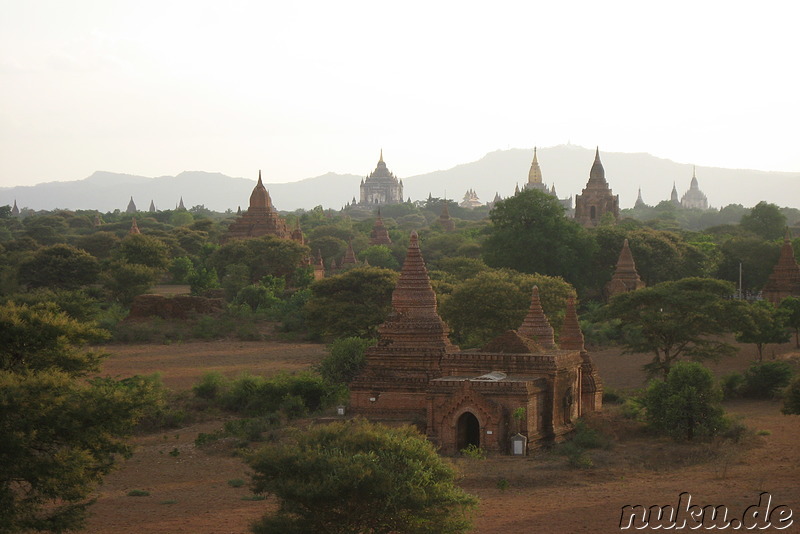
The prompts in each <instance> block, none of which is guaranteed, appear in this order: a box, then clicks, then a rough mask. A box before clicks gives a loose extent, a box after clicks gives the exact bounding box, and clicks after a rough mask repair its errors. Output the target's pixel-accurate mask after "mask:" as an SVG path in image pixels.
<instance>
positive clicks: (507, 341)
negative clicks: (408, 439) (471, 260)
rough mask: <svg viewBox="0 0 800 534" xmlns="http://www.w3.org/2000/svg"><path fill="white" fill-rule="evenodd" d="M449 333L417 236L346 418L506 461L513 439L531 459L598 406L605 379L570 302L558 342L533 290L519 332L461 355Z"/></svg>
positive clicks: (352, 393)
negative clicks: (390, 425)
mask: <svg viewBox="0 0 800 534" xmlns="http://www.w3.org/2000/svg"><path fill="white" fill-rule="evenodd" d="M448 333H449V329H448V327H447V325H446V324H445V322H444V321H443V320H442V319H441V317H439V314H438V312H437V304H436V295H435V293H434V291H433V288H432V287H431V283H430V278H429V277H428V272H427V270H426V268H425V262H424V261H423V259H422V255H421V253H420V249H419V240H418V237H417V234H416V232H413V233H412V234H411V240H410V244H409V247H408V253H407V255H406V259H405V262H404V264H403V269H402V271H401V273H400V278H399V280H398V282H397V286H396V287H395V290H394V292H393V294H392V313H391V314H390V316H389V318H388V319H387V320H386V322H385V323H383V324H382V325H381V326H380V327H379V329H378V337H379V341H378V344H377V346H375V347H371V348H370V349H368V350H367V353H366V365H365V367H364V369H363V370H362V372H361V373H360V374H359V375H358V376H357V377H356V378H355V380H353V382H352V383H351V384H350V409H351V411H352V412H354V413H355V414H361V415H364V416H366V417H368V418H371V419H379V420H387V421H403V422H409V423H412V424H415V425H417V426H418V427H419V428H420V429H421V430H422V431H423V432H425V433H426V434H427V436H428V438H429V439H430V440H431V441H432V442H433V443H435V444H436V445H438V446H439V448H440V451H441V452H442V453H444V454H455V453H457V452H458V451H460V450H461V449H464V448H465V447H467V446H469V445H475V446H478V447H481V448H483V449H484V450H486V451H488V452H490V453H495V454H508V453H510V452H511V444H512V438H515V439H516V440H517V441H519V440H520V439H522V440H523V442H524V443H525V446H524V447H523V449H522V451H523V452H527V450H529V449H531V448H536V447H538V446H539V445H541V444H542V443H544V442H548V441H553V440H556V439H558V438H559V437H561V436H562V435H564V434H565V433H567V432H569V431H571V430H572V429H573V428H574V421H575V419H576V418H578V417H580V416H581V415H582V414H584V413H586V412H590V411H594V410H599V409H600V408H601V405H602V382H601V381H600V377H599V375H598V372H597V369H596V368H595V367H594V365H593V363H592V360H591V358H590V356H589V354H588V352H587V351H586V349H585V348H584V343H583V334H582V333H581V330H580V326H579V324H578V317H577V314H576V311H575V303H574V301H573V300H572V299H570V300H569V301H568V302H567V313H566V317H565V319H564V324H563V325H562V328H561V336H560V339H559V343H558V344H556V342H555V340H554V336H553V329H552V328H551V326H550V324H549V321H548V319H547V317H546V316H545V314H544V311H543V310H542V307H541V304H540V301H539V294H538V289H536V288H534V290H533V295H532V299H531V306H530V309H529V312H528V315H527V316H526V317H525V320H524V321H523V323H522V325H520V327H519V328H518V329H517V330H510V331H507V332H505V333H504V334H502V335H500V336H499V337H498V338H496V339H494V340H493V341H491V342H489V343H488V344H487V345H486V346H484V347H483V348H481V349H477V350H466V351H462V350H460V349H459V348H458V347H457V346H455V345H453V344H452V343H451V342H450V340H449V338H448ZM520 409H521V410H520ZM515 413H516V414H517V415H518V416H517V417H515V416H514V414H515ZM520 415H521V417H520Z"/></svg>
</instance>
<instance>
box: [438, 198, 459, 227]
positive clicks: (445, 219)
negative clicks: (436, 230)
mask: <svg viewBox="0 0 800 534" xmlns="http://www.w3.org/2000/svg"><path fill="white" fill-rule="evenodd" d="M439 225H440V226H441V227H442V229H443V230H444V231H445V232H455V230H456V223H455V221H453V219H452V218H450V210H449V209H448V208H447V199H444V200H443V201H442V212H441V213H440V214H439Z"/></svg>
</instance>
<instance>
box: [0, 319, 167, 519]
mask: <svg viewBox="0 0 800 534" xmlns="http://www.w3.org/2000/svg"><path fill="white" fill-rule="evenodd" d="M101 337H102V333H101V331H98V330H97V329H95V328H94V327H91V326H87V325H85V324H82V323H79V322H77V321H75V320H73V319H70V318H69V317H67V316H66V315H64V314H63V313H60V312H58V311H56V310H55V308H54V307H48V306H43V305H39V306H33V307H29V306H18V305H15V304H5V305H0V338H1V339H0V436H3V438H2V440H0V517H2V518H3V521H2V524H0V532H3V533H6V532H8V533H11V532H21V531H26V532H27V531H30V530H38V531H48V532H63V531H65V530H75V529H79V528H80V527H82V526H83V522H84V518H85V515H86V509H87V507H88V506H89V505H90V504H91V502H92V499H91V498H90V497H91V494H92V493H93V492H94V491H95V489H96V487H97V486H98V485H99V483H100V482H101V481H102V478H103V476H104V475H106V474H107V473H108V472H109V471H110V470H111V469H112V468H113V467H114V465H115V463H116V462H117V461H118V459H119V458H120V457H121V456H129V455H130V454H131V447H130V446H129V445H128V444H127V443H126V441H125V438H126V437H127V436H129V435H130V434H131V433H132V431H133V429H134V425H135V424H136V422H137V420H138V419H139V418H140V417H142V416H143V415H144V414H145V413H147V412H149V411H151V410H152V409H153V408H154V407H155V406H157V405H158V404H159V402H160V397H159V395H158V392H157V391H156V389H155V381H153V380H148V379H143V378H141V377H137V378H135V379H129V380H127V381H123V382H118V381H115V380H112V379H91V380H87V375H88V374H89V373H91V372H92V371H94V370H96V369H97V365H98V363H99V361H100V359H101V357H102V356H100V355H97V354H91V353H83V351H82V347H83V346H84V344H85V343H87V342H89V341H97V339H99V338H101Z"/></svg>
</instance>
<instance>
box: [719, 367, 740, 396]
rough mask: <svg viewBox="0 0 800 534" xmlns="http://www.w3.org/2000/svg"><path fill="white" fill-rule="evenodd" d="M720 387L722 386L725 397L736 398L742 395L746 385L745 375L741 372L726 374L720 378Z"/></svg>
mask: <svg viewBox="0 0 800 534" xmlns="http://www.w3.org/2000/svg"><path fill="white" fill-rule="evenodd" d="M720 387H721V388H722V397H723V398H724V399H736V398H738V397H741V396H742V389H743V387H744V376H742V375H741V374H740V373H731V374H729V375H725V376H723V377H722V379H721V380H720Z"/></svg>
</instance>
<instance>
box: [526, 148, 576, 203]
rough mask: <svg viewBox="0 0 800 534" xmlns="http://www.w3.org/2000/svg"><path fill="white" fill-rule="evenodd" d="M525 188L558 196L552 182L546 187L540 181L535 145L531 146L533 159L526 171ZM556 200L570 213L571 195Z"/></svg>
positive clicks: (540, 172)
mask: <svg viewBox="0 0 800 534" xmlns="http://www.w3.org/2000/svg"><path fill="white" fill-rule="evenodd" d="M525 189H526V190H527V189H535V190H537V191H541V192H542V193H545V194H547V195H550V196H553V197H555V198H558V195H557V194H556V186H555V184H553V185H552V186H551V187H550V188H548V187H547V184H545V183H544V182H543V181H542V169H541V167H540V166H539V157H538V155H537V153H536V147H533V161H531V168H530V170H529V171H528V182H527V183H526V184H525ZM558 201H559V202H560V203H561V206H563V208H564V211H565V212H566V213H567V214H568V215H569V214H571V213H572V197H571V196H569V197H567V198H559V199H558Z"/></svg>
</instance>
